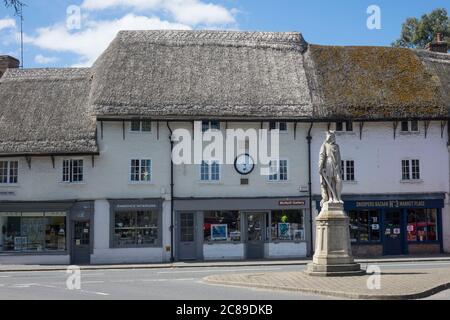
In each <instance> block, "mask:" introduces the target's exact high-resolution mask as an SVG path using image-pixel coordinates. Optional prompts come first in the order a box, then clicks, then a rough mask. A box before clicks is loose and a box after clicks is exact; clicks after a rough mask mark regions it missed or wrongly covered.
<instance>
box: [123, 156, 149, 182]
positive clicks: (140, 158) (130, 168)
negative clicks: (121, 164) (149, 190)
mask: <svg viewBox="0 0 450 320" xmlns="http://www.w3.org/2000/svg"><path fill="white" fill-rule="evenodd" d="M133 161H139V172H138V176H139V180H138V181H134V180H132V179H131V177H132V175H133V172H132V168H133V166H132V164H133ZM143 161H150V170H149V171H150V172H149V175H150V180H148V181H145V180H142V179H141V178H142V162H143ZM128 183H129V184H144V185H148V184H153V159H152V158H150V157H148V158H144V157H132V158H131V159H130V160H129V161H128Z"/></svg>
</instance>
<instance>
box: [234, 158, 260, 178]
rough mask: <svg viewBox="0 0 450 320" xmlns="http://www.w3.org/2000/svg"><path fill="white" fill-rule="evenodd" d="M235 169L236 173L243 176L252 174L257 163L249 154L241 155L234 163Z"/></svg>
mask: <svg viewBox="0 0 450 320" xmlns="http://www.w3.org/2000/svg"><path fill="white" fill-rule="evenodd" d="M234 167H235V168H236V171H237V172H239V173H240V174H242V175H247V174H250V173H251V172H252V171H253V169H254V168H255V162H254V161H253V158H252V157H251V156H250V155H248V154H241V155H240V156H238V157H237V158H236V161H235V162H234Z"/></svg>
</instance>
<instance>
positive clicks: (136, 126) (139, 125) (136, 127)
mask: <svg viewBox="0 0 450 320" xmlns="http://www.w3.org/2000/svg"><path fill="white" fill-rule="evenodd" d="M130 131H131V132H152V122H151V121H139V120H134V121H131V126H130Z"/></svg>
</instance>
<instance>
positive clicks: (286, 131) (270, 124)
mask: <svg viewBox="0 0 450 320" xmlns="http://www.w3.org/2000/svg"><path fill="white" fill-rule="evenodd" d="M281 123H284V124H285V125H286V127H285V128H286V129H285V130H281ZM272 125H275V127H273V126H272ZM272 130H278V131H279V132H280V133H288V132H289V125H288V122H287V121H269V131H272Z"/></svg>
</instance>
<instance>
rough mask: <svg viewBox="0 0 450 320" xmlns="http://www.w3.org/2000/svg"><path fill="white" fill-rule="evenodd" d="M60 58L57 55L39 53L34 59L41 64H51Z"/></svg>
mask: <svg viewBox="0 0 450 320" xmlns="http://www.w3.org/2000/svg"><path fill="white" fill-rule="evenodd" d="M58 60H59V59H58V58H57V57H46V56H44V55H42V54H38V55H37V56H35V57H34V61H35V62H36V63H39V64H49V63H54V62H56V61H58Z"/></svg>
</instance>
